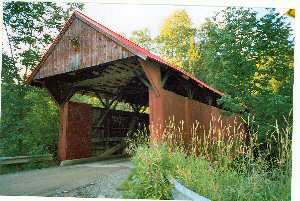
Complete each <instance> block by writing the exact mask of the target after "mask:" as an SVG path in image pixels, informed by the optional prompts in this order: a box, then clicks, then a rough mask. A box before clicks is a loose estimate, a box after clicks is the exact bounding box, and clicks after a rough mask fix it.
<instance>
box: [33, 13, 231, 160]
mask: <svg viewBox="0 0 300 201" xmlns="http://www.w3.org/2000/svg"><path fill="white" fill-rule="evenodd" d="M28 83H29V84H30V85H33V86H39V87H45V88H46V89H47V90H48V91H49V93H50V95H51V96H52V97H53V98H54V100H55V101H56V102H57V104H58V105H59V106H60V111H61V112H60V114H61V132H60V137H59V154H58V155H59V158H60V160H68V159H76V158H82V157H90V156H92V154H93V153H94V148H95V146H96V143H97V142H104V138H105V139H108V141H114V139H115V141H118V140H122V139H123V137H125V135H126V134H127V133H128V130H130V129H132V128H133V127H134V126H132V125H130V124H131V123H132V121H131V120H132V118H135V119H136V121H135V124H136V123H137V122H143V123H145V124H147V125H148V124H150V139H151V140H152V141H161V140H162V133H163V131H164V128H165V126H166V122H167V121H169V118H173V119H174V121H175V122H177V123H178V122H179V121H184V122H185V123H184V126H183V130H184V133H185V136H184V140H185V142H186V143H189V142H190V138H191V135H190V134H189V133H190V129H191V127H192V124H193V123H194V122H195V121H198V122H199V123H200V124H201V125H204V126H208V125H209V122H210V120H211V116H212V115H221V114H222V110H221V109H220V108H218V107H219V106H218V105H217V99H219V98H220V97H221V96H222V95H223V93H222V92H220V91H218V90H217V89H214V88H212V87H210V86H208V85H207V84H206V83H204V82H202V81H200V80H198V79H196V78H195V77H193V76H192V75H189V74H188V73H186V72H184V71H183V70H181V69H180V68H178V67H176V66H174V65H172V64H170V63H168V62H166V61H164V60H163V59H161V58H160V57H158V56H157V55H154V54H153V53H151V52H150V51H148V50H146V49H144V48H141V47H140V46H138V45H137V44H135V43H133V42H131V41H130V40H128V39H126V38H124V37H123V36H121V35H120V34H117V33H116V32H113V31H112V30H110V29H108V28H107V27H105V26H103V25H101V24H99V23H97V22H96V21H94V20H92V19H90V18H89V17H87V16H85V15H84V14H82V13H80V12H77V11H76V12H74V13H73V15H72V16H71V17H70V19H69V20H68V21H67V22H66V24H65V25H64V27H63V29H62V30H61V32H60V33H59V35H58V36H57V38H56V39H55V41H54V42H53V44H52V45H51V46H50V48H49V50H48V51H47V52H46V53H45V55H44V56H43V57H42V60H41V62H40V63H39V65H38V66H37V67H36V68H35V69H34V71H33V72H32V74H31V75H30V77H29V78H28ZM75 93H88V94H91V95H93V96H96V97H98V98H99V99H100V100H101V101H102V105H103V107H104V108H93V107H92V106H91V105H88V104H83V103H75V102H71V101H69V100H70V98H71V97H72V96H73V95H74V94H75ZM115 101H119V102H124V103H129V104H131V106H132V108H133V112H123V111H116V110H112V109H111V108H112V105H113V103H114V102H115ZM141 106H146V107H149V110H148V111H149V112H148V114H147V113H141V111H140V110H141ZM224 118H226V120H229V121H232V120H233V119H232V117H224ZM130 119H131V120H130ZM104 136H106V137H104ZM95 139H96V140H95ZM97 139H98V141H97ZM106 143H107V142H106ZM110 146H112V145H110Z"/></svg>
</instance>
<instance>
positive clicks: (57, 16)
mask: <svg viewBox="0 0 300 201" xmlns="http://www.w3.org/2000/svg"><path fill="white" fill-rule="evenodd" d="M82 6H83V5H82V4H77V3H76V4H73V3H72V4H69V3H68V4H65V5H64V6H62V7H60V6H58V5H57V4H56V3H52V2H15V1H11V2H5V3H4V6H3V11H4V16H3V18H4V25H5V30H6V34H7V36H8V40H9V47H10V56H8V53H4V54H3V55H2V75H1V106H2V111H1V136H0V137H1V140H0V146H1V155H5V156H16V155H34V154H46V153H47V154H53V156H54V157H55V155H56V153H57V140H58V134H59V112H58V107H57V105H56V103H55V102H54V101H53V100H52V99H51V98H50V96H49V95H48V93H47V92H46V91H45V90H42V89H37V88H34V87H30V86H28V85H27V84H25V79H26V78H27V76H28V73H29V72H30V70H32V69H33V68H34V67H35V66H36V65H37V63H38V62H39V59H40V55H41V53H42V52H41V50H43V49H45V48H46V46H47V45H49V44H50V43H51V42H52V40H53V37H54V36H55V35H56V34H57V33H58V29H60V28H61V27H62V25H63V23H64V21H65V19H66V18H67V17H68V16H69V15H70V12H71V11H72V10H74V9H75V8H77V7H79V8H82ZM49 33H51V34H49ZM28 166H32V164H29V165H28ZM34 166H35V165H34Z"/></svg>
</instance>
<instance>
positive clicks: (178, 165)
mask: <svg viewBox="0 0 300 201" xmlns="http://www.w3.org/2000/svg"><path fill="white" fill-rule="evenodd" d="M275 128H276V125H275ZM275 130H276V129H275ZM169 134H170V133H169ZM290 134H291V126H290V125H287V126H286V128H285V129H284V130H278V129H277V132H276V133H271V134H270V135H267V136H268V138H267V139H266V141H268V142H269V143H267V144H268V146H266V147H260V145H261V144H260V143H258V142H257V140H258V138H257V135H258V133H256V132H254V130H252V133H251V138H250V140H249V141H250V142H249V144H248V145H247V146H245V147H243V149H242V151H243V152H239V151H240V147H235V146H231V145H228V143H222V142H218V145H217V148H214V149H211V148H209V149H207V150H205V149H204V148H202V149H201V152H200V153H197V152H192V153H191V152H189V153H187V152H186V151H184V148H183V146H180V145H176V147H174V144H169V143H165V144H163V145H157V146H154V145H151V146H149V145H147V144H146V145H145V144H144V145H142V146H140V147H138V148H137V150H136V152H135V155H134V156H133V158H132V160H133V163H134V165H135V169H134V171H133V172H132V174H131V175H130V177H129V178H128V180H127V181H126V182H125V184H124V189H125V192H124V196H125V197H126V198H146V199H172V193H171V192H172V185H171V184H170V183H169V182H168V180H167V178H168V177H169V176H173V177H175V178H176V179H178V180H179V181H180V182H182V183H183V184H184V185H185V186H187V187H188V188H190V189H191V190H193V191H195V192H197V193H199V194H200V195H202V196H205V197H207V198H209V199H211V200H222V201H227V200H228V201H232V200H289V199H290V188H291V186H290V185H291V184H290V183H291V147H290V145H291V140H290V137H289V136H290ZM168 136H169V137H170V135H168ZM171 138H172V137H171ZM271 139H272V140H271ZM271 141H272V143H271ZM206 142H207V141H206ZM193 143H194V142H193ZM271 144H272V146H271ZM202 146H203V147H208V146H205V145H203V142H202ZM214 146H215V145H214ZM225 146H229V147H230V148H232V149H238V150H235V152H234V153H236V157H228V156H230V155H229V153H232V150H230V149H228V151H225V152H224V150H226V149H223V147H225ZM194 150H197V149H194ZM273 150H276V154H272V153H271V152H273ZM222 154H223V155H222ZM211 155H214V156H217V157H213V158H212V157H211Z"/></svg>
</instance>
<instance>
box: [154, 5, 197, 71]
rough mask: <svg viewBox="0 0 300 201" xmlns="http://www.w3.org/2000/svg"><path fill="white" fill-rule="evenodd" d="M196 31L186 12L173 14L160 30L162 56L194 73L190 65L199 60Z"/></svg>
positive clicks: (178, 11) (159, 38) (159, 39)
mask: <svg viewBox="0 0 300 201" xmlns="http://www.w3.org/2000/svg"><path fill="white" fill-rule="evenodd" d="M195 33H196V29H195V28H193V24H192V21H191V19H190V17H189V16H188V14H187V12H186V11H185V10H177V11H175V12H173V13H172V14H171V15H170V16H169V17H168V18H167V19H166V20H165V21H164V24H163V26H162V27H161V30H160V35H159V37H158V41H159V43H160V46H161V52H160V53H161V55H162V56H164V57H166V58H167V60H169V61H170V62H171V63H175V64H177V65H178V66H182V67H183V68H184V69H185V70H187V71H190V72H193V71H192V70H193V69H191V68H190V64H191V63H192V62H193V61H194V60H196V59H198V55H199V53H198V50H197V49H196V46H195Z"/></svg>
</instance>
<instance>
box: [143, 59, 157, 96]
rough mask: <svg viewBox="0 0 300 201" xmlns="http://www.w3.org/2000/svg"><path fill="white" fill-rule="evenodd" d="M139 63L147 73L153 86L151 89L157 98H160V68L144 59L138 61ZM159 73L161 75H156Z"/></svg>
mask: <svg viewBox="0 0 300 201" xmlns="http://www.w3.org/2000/svg"><path fill="white" fill-rule="evenodd" d="M138 61H139V63H140V65H141V66H142V68H143V70H144V72H145V75H146V77H147V79H148V80H149V82H150V84H151V86H152V88H151V89H152V90H153V91H154V93H155V95H156V96H159V88H161V75H160V73H161V72H160V67H159V66H156V65H153V64H152V63H151V64H150V63H149V61H148V62H146V61H144V60H142V59H138ZM157 70H158V71H157ZM157 72H159V75H158V74H155V73H157Z"/></svg>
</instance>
